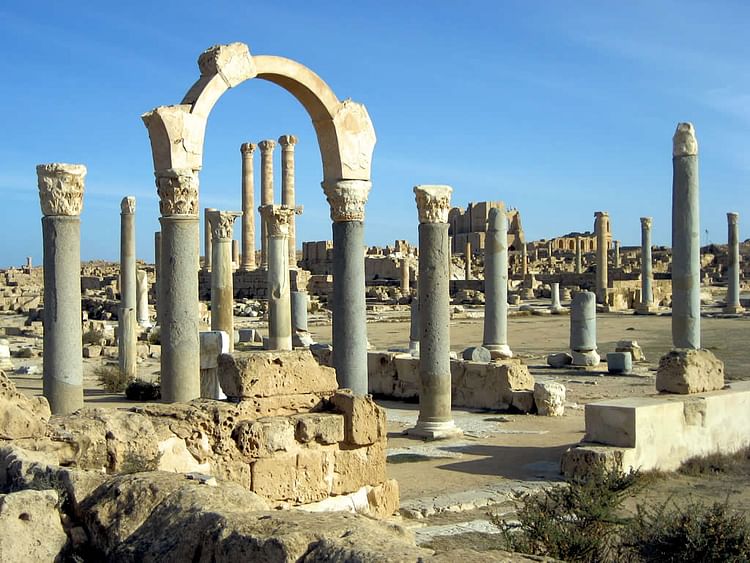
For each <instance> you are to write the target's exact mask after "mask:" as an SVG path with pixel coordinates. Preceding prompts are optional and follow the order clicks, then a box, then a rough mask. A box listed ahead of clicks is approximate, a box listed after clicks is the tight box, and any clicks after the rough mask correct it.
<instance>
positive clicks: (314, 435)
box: [292, 413, 344, 444]
mask: <svg viewBox="0 0 750 563" xmlns="http://www.w3.org/2000/svg"><path fill="white" fill-rule="evenodd" d="M292 420H293V421H296V424H295V437H296V438H297V440H298V441H299V442H301V443H303V444H307V443H308V442H318V443H319V444H336V443H338V442H342V441H343V440H344V417H343V416H342V415H340V414H335V413H309V414H299V415H296V416H293V417H292Z"/></svg>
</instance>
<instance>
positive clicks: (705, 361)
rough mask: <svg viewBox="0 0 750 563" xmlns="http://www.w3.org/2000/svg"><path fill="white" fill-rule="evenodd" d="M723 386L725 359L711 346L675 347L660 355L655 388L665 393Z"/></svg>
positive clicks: (696, 390) (713, 389)
mask: <svg viewBox="0 0 750 563" xmlns="http://www.w3.org/2000/svg"><path fill="white" fill-rule="evenodd" d="M723 387H724V362H722V361H721V360H719V359H718V358H717V357H716V356H714V354H713V352H711V351H710V350H693V349H685V348H683V349H677V350H671V351H670V352H667V353H666V354H665V355H664V356H662V357H661V359H659V367H658V368H657V370H656V390H657V391H661V392H666V393H679V394H688V393H702V392H703V391H715V390H717V389H722V388H723Z"/></svg>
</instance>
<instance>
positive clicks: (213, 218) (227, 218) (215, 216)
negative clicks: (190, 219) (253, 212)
mask: <svg viewBox="0 0 750 563" xmlns="http://www.w3.org/2000/svg"><path fill="white" fill-rule="evenodd" d="M241 215H242V212H241V211H209V212H208V213H207V214H206V216H207V217H208V222H209V224H210V225H211V236H213V238H214V240H220V239H226V240H231V239H232V231H233V230H234V220H235V219H237V217H240V216H241Z"/></svg>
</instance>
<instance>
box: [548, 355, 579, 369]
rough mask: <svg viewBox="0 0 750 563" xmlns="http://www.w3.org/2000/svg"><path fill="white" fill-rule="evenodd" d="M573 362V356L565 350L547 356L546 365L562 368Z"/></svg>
mask: <svg viewBox="0 0 750 563" xmlns="http://www.w3.org/2000/svg"><path fill="white" fill-rule="evenodd" d="M572 363H573V356H571V355H570V354H568V353H567V352H558V353H556V354H549V355H548V356H547V365H549V366H550V367H553V368H563V367H565V366H569V365H571V364H572Z"/></svg>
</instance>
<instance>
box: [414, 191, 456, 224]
mask: <svg viewBox="0 0 750 563" xmlns="http://www.w3.org/2000/svg"><path fill="white" fill-rule="evenodd" d="M452 192H453V188H451V187H450V186H429V185H423V186H414V195H415V196H416V199H417V211H418V213H419V222H420V223H447V222H448V212H449V211H450V209H451V193H452Z"/></svg>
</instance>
